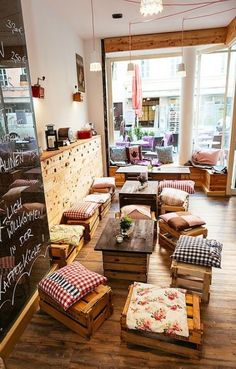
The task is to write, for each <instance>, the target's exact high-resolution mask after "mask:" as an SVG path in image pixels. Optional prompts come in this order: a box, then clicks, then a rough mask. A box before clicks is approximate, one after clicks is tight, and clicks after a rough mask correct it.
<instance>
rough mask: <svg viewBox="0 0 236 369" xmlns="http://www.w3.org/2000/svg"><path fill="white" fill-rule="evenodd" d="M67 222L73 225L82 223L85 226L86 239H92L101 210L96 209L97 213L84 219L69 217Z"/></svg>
mask: <svg viewBox="0 0 236 369" xmlns="http://www.w3.org/2000/svg"><path fill="white" fill-rule="evenodd" d="M66 224H73V225H76V224H78V225H82V226H84V228H85V230H84V239H85V241H90V240H91V238H92V237H93V235H94V233H95V231H96V229H97V226H98V224H99V211H98V209H97V210H96V211H95V213H94V214H93V215H92V216H91V217H90V218H88V219H86V220H82V219H67V220H66Z"/></svg>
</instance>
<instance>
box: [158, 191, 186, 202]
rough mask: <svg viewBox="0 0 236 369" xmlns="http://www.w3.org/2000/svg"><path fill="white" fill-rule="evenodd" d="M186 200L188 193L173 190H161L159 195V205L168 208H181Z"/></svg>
mask: <svg viewBox="0 0 236 369" xmlns="http://www.w3.org/2000/svg"><path fill="white" fill-rule="evenodd" d="M188 198H189V194H188V192H185V191H182V190H176V189H175V188H163V190H162V192H161V194H160V200H161V203H162V204H165V205H170V206H183V204H184V203H185V201H186V200H188Z"/></svg>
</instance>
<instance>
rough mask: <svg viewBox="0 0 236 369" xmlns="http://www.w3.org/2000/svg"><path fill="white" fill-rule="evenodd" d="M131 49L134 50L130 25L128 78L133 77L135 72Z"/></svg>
mask: <svg viewBox="0 0 236 369" xmlns="http://www.w3.org/2000/svg"><path fill="white" fill-rule="evenodd" d="M131 49H132V39H131V23H129V63H128V65H127V74H128V76H131V77H133V76H134V74H135V72H134V63H132V61H131Z"/></svg>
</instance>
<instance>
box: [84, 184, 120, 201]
mask: <svg viewBox="0 0 236 369" xmlns="http://www.w3.org/2000/svg"><path fill="white" fill-rule="evenodd" d="M89 192H90V193H94V194H96V193H109V194H110V195H111V199H113V198H114V196H115V190H114V189H113V188H111V187H106V188H92V187H91V188H90V191H89Z"/></svg>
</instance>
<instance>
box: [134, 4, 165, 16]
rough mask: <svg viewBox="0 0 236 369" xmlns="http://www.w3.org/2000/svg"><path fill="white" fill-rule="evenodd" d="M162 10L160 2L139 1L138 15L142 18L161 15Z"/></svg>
mask: <svg viewBox="0 0 236 369" xmlns="http://www.w3.org/2000/svg"><path fill="white" fill-rule="evenodd" d="M162 10H163V5H162V0H141V3H140V13H141V14H142V15H144V16H146V15H153V14H158V13H161V12H162Z"/></svg>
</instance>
